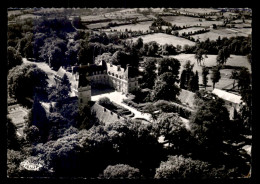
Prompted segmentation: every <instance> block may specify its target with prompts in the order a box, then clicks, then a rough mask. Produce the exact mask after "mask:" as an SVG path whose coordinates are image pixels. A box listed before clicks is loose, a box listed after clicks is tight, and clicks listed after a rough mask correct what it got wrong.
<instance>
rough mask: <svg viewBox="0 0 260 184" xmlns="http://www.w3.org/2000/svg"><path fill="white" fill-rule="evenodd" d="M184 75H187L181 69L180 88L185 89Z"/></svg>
mask: <svg viewBox="0 0 260 184" xmlns="http://www.w3.org/2000/svg"><path fill="white" fill-rule="evenodd" d="M186 77H187V75H186V70H182V72H181V79H180V88H182V89H186V83H187V79H186Z"/></svg>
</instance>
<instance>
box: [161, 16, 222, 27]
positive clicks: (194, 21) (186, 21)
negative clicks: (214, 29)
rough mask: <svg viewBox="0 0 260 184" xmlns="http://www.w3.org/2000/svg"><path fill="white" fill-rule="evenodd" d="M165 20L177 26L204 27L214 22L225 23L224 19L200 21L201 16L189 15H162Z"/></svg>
mask: <svg viewBox="0 0 260 184" xmlns="http://www.w3.org/2000/svg"><path fill="white" fill-rule="evenodd" d="M162 18H163V19H164V20H165V21H167V22H170V23H171V24H172V25H174V24H175V25H176V26H197V25H199V26H202V27H209V26H211V25H212V24H216V25H220V24H223V21H206V20H205V19H202V21H199V19H200V18H196V17H187V16H164V17H162Z"/></svg>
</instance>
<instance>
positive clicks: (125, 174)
mask: <svg viewBox="0 0 260 184" xmlns="http://www.w3.org/2000/svg"><path fill="white" fill-rule="evenodd" d="M103 176H104V178H105V179H139V178H140V177H141V174H140V171H139V169H137V168H134V167H131V166H129V165H126V164H117V165H109V166H107V168H106V169H105V170H104V172H103Z"/></svg>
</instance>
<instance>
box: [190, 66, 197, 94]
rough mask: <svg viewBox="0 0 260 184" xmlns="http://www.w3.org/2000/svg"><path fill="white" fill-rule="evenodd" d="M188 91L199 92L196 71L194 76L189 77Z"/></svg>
mask: <svg viewBox="0 0 260 184" xmlns="http://www.w3.org/2000/svg"><path fill="white" fill-rule="evenodd" d="M188 89H189V90H190V91H193V92H196V91H198V90H199V74H198V71H196V73H195V75H193V76H192V77H191V80H190V83H189V88H188Z"/></svg>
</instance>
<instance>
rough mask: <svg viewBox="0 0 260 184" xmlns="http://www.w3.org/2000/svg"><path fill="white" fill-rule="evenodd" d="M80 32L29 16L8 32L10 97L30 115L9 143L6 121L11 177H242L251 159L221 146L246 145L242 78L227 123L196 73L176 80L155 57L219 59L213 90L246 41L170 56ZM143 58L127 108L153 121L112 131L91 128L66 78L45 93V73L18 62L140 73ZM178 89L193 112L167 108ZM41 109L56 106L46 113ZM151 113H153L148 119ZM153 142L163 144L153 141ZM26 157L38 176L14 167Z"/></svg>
mask: <svg viewBox="0 0 260 184" xmlns="http://www.w3.org/2000/svg"><path fill="white" fill-rule="evenodd" d="M162 25H166V26H172V25H169V24H168V23H167V22H165V21H161V19H160V17H159V18H158V19H157V20H155V21H154V23H153V24H152V26H162ZM82 28H83V25H82V23H81V20H80V19H79V18H75V19H73V20H72V21H70V20H69V19H68V18H67V17H62V16H61V15H60V16H57V17H55V18H47V17H42V18H38V19H31V18H28V19H24V20H23V21H20V22H17V23H14V24H10V25H8V95H9V96H10V97H12V98H15V99H16V100H17V101H18V102H19V104H21V105H23V106H25V107H27V108H29V109H30V111H29V113H28V115H27V117H26V128H25V130H24V132H25V136H23V137H17V135H16V133H15V132H16V127H15V126H14V125H13V123H12V122H11V119H10V118H8V119H7V129H8V137H7V140H8V144H7V149H8V151H7V168H8V176H9V177H22V176H25V177H26V176H28V177H30V176H43V177H45V176H50V177H60V176H63V177H86V178H105V179H109V178H112V179H115V178H134V179H138V178H156V179H160V178H170V179H183V178H230V177H233V178H237V177H244V176H245V175H247V174H248V172H249V165H248V162H250V158H247V157H246V158H245V157H241V154H240V152H239V149H238V148H237V147H236V146H232V145H231V144H229V143H233V142H239V141H241V140H242V141H248V140H247V139H245V137H244V136H243V135H250V134H251V125H252V118H251V110H252V102H251V101H252V95H251V90H252V89H251V88H252V86H251V80H252V79H251V75H250V73H249V71H248V70H247V69H245V68H242V69H240V70H238V71H234V75H233V79H234V80H236V81H238V85H239V93H240V95H241V96H242V99H243V101H244V102H245V105H244V106H243V108H242V109H241V112H237V116H236V118H235V119H234V120H230V119H229V113H228V110H227V108H226V107H225V106H224V101H223V100H222V99H220V98H218V97H217V96H216V95H214V94H212V93H210V92H207V91H206V90H199V76H198V72H197V71H194V70H193V65H192V64H191V63H190V62H189V61H187V63H186V64H185V67H184V70H183V71H182V73H181V74H180V73H179V70H180V61H179V60H177V59H174V58H163V57H161V55H177V54H179V53H182V52H184V53H193V54H195V57H196V59H197V61H198V62H201V61H202V60H203V58H204V57H205V56H206V55H207V54H217V55H218V58H217V61H216V67H215V68H213V69H212V71H214V72H213V74H212V76H211V80H212V81H214V84H215V83H217V82H218V81H219V78H220V74H219V70H220V68H221V67H225V63H226V60H227V58H228V57H229V56H230V54H236V55H247V56H248V59H249V61H250V62H251V39H252V38H251V36H249V37H232V38H230V39H228V38H223V39H220V38H219V39H218V40H216V41H213V40H209V39H208V40H206V41H204V42H200V41H196V44H195V46H192V47H191V46H188V45H186V46H185V47H184V48H179V47H177V48H176V47H174V46H173V45H168V44H166V45H163V46H160V45H159V44H158V43H156V42H154V41H152V42H149V43H143V40H142V39H141V38H140V39H138V40H137V41H136V42H130V41H127V40H126V39H125V38H127V37H128V32H113V33H112V34H109V35H107V34H106V33H105V32H100V33H96V32H94V31H91V30H86V29H82ZM174 29H175V28H174ZM144 57H146V58H147V59H146V60H145V62H144V65H143V68H144V70H143V71H138V72H139V75H141V76H142V79H141V81H140V89H139V90H137V91H135V92H134V93H133V95H135V99H134V100H133V102H132V103H134V102H135V103H147V105H146V107H145V108H146V112H149V113H151V114H152V116H153V123H150V124H148V125H145V124H142V123H141V122H140V121H139V120H126V121H122V122H120V121H118V122H115V123H114V124H110V125H106V124H105V123H104V122H99V121H98V119H97V118H96V117H95V114H94V113H93V112H91V110H90V106H91V104H89V106H86V107H84V108H79V106H78V102H77V100H75V99H71V98H70V97H69V95H68V94H69V92H70V85H71V84H70V82H69V80H68V77H67V76H66V75H65V77H64V78H63V79H62V80H61V82H60V83H59V85H56V86H48V85H47V79H48V77H47V74H46V73H45V72H44V71H42V70H41V69H40V68H38V67H37V66H36V65H31V64H23V62H22V58H27V59H28V60H32V61H34V62H46V63H48V64H49V66H50V67H51V68H52V69H53V70H56V71H57V70H58V69H59V67H60V66H74V65H80V64H87V63H91V64H93V63H96V64H98V63H100V62H101V61H102V60H104V61H106V62H111V63H113V64H115V65H121V66H122V67H125V66H126V65H127V64H130V65H131V66H134V67H138V66H140V64H141V63H140V62H141V61H142V58H144ZM210 70H211V69H210ZM179 74H180V77H179ZM208 74H209V68H207V67H204V68H203V83H204V84H205V88H206V86H207V80H208V78H207V75H208ZM30 81H33V82H30ZM25 85H26V86H25ZM142 89H148V92H147V91H146V92H144V91H143V90H142ZM181 89H187V90H190V91H193V92H195V93H196V111H195V112H188V111H187V110H186V111H187V112H186V111H185V109H181V110H180V109H179V110H178V109H176V106H174V105H172V102H174V103H177V104H178V103H180V102H179V101H178V99H177V98H176V97H177V95H178V94H179V92H180V90H181ZM169 94H170V95H169ZM28 99H31V100H32V101H33V103H32V102H30V101H28ZM40 101H43V102H56V103H55V105H53V106H51V109H50V112H49V113H46V111H45V110H44V108H43V107H42V105H41V103H40ZM157 110H160V112H161V113H160V114H159V115H158V114H153V112H155V111H157ZM180 111H182V112H180ZM187 113H188V114H187ZM180 114H182V117H183V116H185V118H188V119H189V120H190V122H191V124H192V126H191V129H190V130H188V129H186V128H185V127H184V126H183V124H182V123H181V120H180V118H179V115H180ZM160 136H164V137H165V142H164V144H166V143H168V145H169V146H167V147H164V144H163V143H159V142H158V139H159V137H160ZM25 159H29V160H32V161H35V162H39V163H43V165H44V167H42V168H41V170H40V171H37V172H33V171H27V170H25V169H23V168H21V167H20V165H19V164H20V162H21V161H23V160H25Z"/></svg>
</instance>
